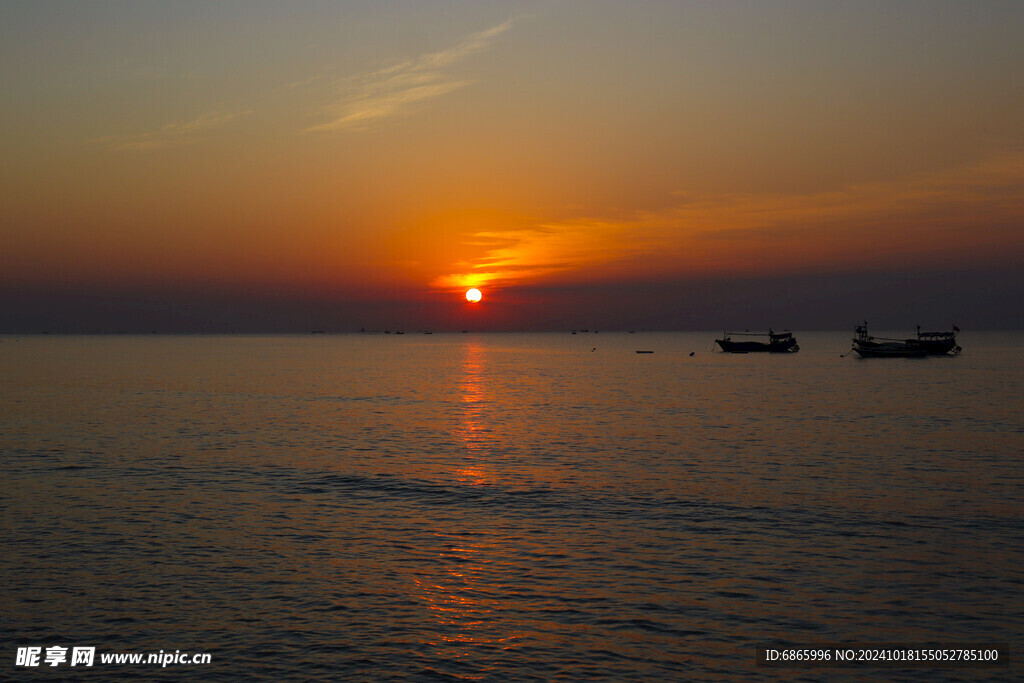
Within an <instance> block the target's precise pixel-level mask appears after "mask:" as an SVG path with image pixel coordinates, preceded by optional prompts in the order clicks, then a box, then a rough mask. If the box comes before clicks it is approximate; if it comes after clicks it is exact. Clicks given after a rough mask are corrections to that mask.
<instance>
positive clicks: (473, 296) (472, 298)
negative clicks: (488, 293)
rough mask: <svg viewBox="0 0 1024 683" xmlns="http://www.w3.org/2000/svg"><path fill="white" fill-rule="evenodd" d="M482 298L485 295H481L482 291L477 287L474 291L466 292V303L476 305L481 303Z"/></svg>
mask: <svg viewBox="0 0 1024 683" xmlns="http://www.w3.org/2000/svg"><path fill="white" fill-rule="evenodd" d="M482 298H483V295H482V294H481V293H480V290H479V289H477V288H476V287H474V288H473V289H469V290H466V301H469V302H471V303H474V304H475V303H476V302H477V301H480V299H482Z"/></svg>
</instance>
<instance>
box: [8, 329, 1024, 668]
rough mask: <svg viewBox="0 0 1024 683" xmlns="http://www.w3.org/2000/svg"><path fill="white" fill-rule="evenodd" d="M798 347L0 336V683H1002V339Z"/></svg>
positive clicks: (1006, 631) (1017, 417)
mask: <svg viewBox="0 0 1024 683" xmlns="http://www.w3.org/2000/svg"><path fill="white" fill-rule="evenodd" d="M795 334H796V336H797V338H798V340H799V343H800V347H801V350H800V352H799V353H795V354H770V355H769V354H745V355H733V354H725V353H720V352H715V351H714V350H713V340H714V339H715V337H716V336H717V335H716V334H715V333H713V332H706V333H694V332H691V333H654V332H637V333H635V334H630V333H626V332H621V333H612V332H599V333H593V332H587V333H582V332H581V333H578V334H570V333H569V332H568V331H566V332H564V333H534V334H504V333H488V334H473V333H469V334H440V333H438V334H413V333H411V332H410V333H407V334H404V335H396V334H339V335H332V334H310V335H293V336H247V335H225V336H211V335H196V336H188V335H177V336H176V335H145V336H131V335H117V336H59V335H37V336H4V337H0V427H2V430H0V461H2V464H0V467H2V473H0V474H2V476H0V494H2V498H0V518H2V525H0V577H2V587H3V590H2V595H0V657H2V658H3V660H4V661H3V662H2V663H0V678H8V679H19V680H21V679H24V680H43V679H56V678H59V679H63V680H95V681H98V680H129V679H138V680H181V679H183V678H202V679H204V680H211V681H222V680H223V681H237V680H256V681H258V680H272V681H280V680H289V681H290V680H304V681H335V680H359V681H362V680H365V681H460V680H468V681H499V680H501V681H506V680H515V681H519V680H522V681H549V680H579V681H584V680H585V681H591V680H608V681H663V680H745V681H750V680H754V681H757V680H833V679H837V678H841V679H842V678H849V679H850V680H879V679H882V680H1011V679H1013V678H1018V677H1019V676H1021V674H1022V671H1024V669H1021V668H1020V664H1019V663H1018V662H1019V661H1020V659H1019V658H1020V652H1021V650H1020V647H1021V644H1022V643H1024V334H1022V333H1010V332H1005V333H1004V332H969V331H965V332H963V333H961V334H960V338H959V342H960V344H961V346H962V347H963V349H964V350H963V353H962V354H960V355H959V356H956V357H929V358H924V359H919V358H883V359H860V358H857V357H856V356H855V355H853V354H849V350H850V341H851V339H850V338H851V334H850V333H849V332H848V331H847V332H796V333H795ZM641 351H643V352H649V353H638V352H641ZM816 644H838V645H841V646H843V647H848V648H850V649H858V648H862V647H865V646H866V644H874V645H875V646H880V645H881V646H884V645H889V644H893V645H895V644H931V645H932V646H934V647H936V648H967V647H974V646H982V645H986V646H987V645H988V644H1002V646H1003V647H1004V648H1007V647H1008V648H1009V649H1008V650H1007V649H1004V650H1000V652H1001V654H1000V656H1001V657H1002V660H1001V661H999V664H1000V666H998V667H995V668H981V667H977V666H973V665H972V666H971V667H963V666H959V667H958V666H953V667H950V666H946V665H943V666H939V665H937V664H935V663H932V664H929V665H928V666H926V667H924V668H911V667H909V666H907V667H902V668H893V662H892V661H884V660H877V659H876V660H875V661H874V662H873V663H865V662H863V661H862V662H861V663H860V664H859V665H858V666H857V667H853V668H836V667H833V666H825V663H823V662H821V661H817V662H813V666H805V665H806V664H807V662H804V664H805V665H801V666H796V665H795V664H794V665H791V666H788V667H785V666H784V667H775V666H770V665H768V664H765V663H764V662H761V661H760V660H759V659H758V655H757V653H758V651H759V648H764V649H767V648H777V649H778V651H780V652H781V651H783V650H784V649H785V648H793V649H794V650H799V649H800V648H804V649H806V648H809V647H812V646H814V645H816ZM1015 648H1016V649H1015ZM134 654H138V655H140V656H142V655H145V656H146V657H148V655H150V654H154V655H157V660H156V662H155V663H148V662H149V660H148V659H146V660H145V661H140V662H138V663H133V662H132V661H131V660H129V659H126V658H127V657H128V656H130V655H134ZM115 655H118V656H121V657H122V660H121V661H120V663H118V661H117V660H115V659H112V657H114V656H115ZM195 655H201V656H200V657H199V658H198V659H193V658H194V657H195ZM865 664H867V665H865ZM1018 680H1019V678H1018Z"/></svg>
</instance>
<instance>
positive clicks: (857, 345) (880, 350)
mask: <svg viewBox="0 0 1024 683" xmlns="http://www.w3.org/2000/svg"><path fill="white" fill-rule="evenodd" d="M959 331H960V328H959V327H957V326H956V325H954V326H953V330H952V331H951V332H922V331H921V326H920V325H918V326H917V338H916V339H893V338H891V337H873V336H871V335H870V334H868V324H867V322H865V323H863V324H861V325H857V327H856V328H854V334H855V335H856V336H855V337H854V338H853V350H854V351H856V352H857V354H858V355H859V356H860V357H861V358H922V357H924V356H947V355H952V356H955V355H956V354H958V353H960V352H961V351H963V349H962V348H960V346H959V345H958V344H957V343H956V333H957V332H959Z"/></svg>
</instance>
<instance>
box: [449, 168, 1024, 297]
mask: <svg viewBox="0 0 1024 683" xmlns="http://www.w3.org/2000/svg"><path fill="white" fill-rule="evenodd" d="M680 197H681V201H680V202H679V203H677V204H675V205H674V206H672V207H669V208H667V209H665V210H660V211H635V212H633V213H631V214H629V215H620V216H612V217H578V218H575V219H572V220H567V221H558V222H544V223H539V224H537V225H535V226H532V227H525V228H515V229H510V230H507V231H495V230H491V231H487V232H478V233H474V234H472V235H470V236H468V237H467V240H466V244H468V245H472V246H476V247H478V248H479V249H480V256H478V257H477V258H476V259H474V260H473V261H471V262H467V263H457V264H454V265H453V266H452V269H451V270H453V271H456V272H454V273H451V274H448V275H443V276H440V277H438V278H436V279H435V280H434V281H433V282H432V283H431V284H432V285H433V286H434V287H436V288H440V289H449V288H450V289H455V288H458V287H463V286H473V285H476V286H482V285H489V286H492V287H494V286H509V285H515V284H520V283H526V282H528V283H536V282H537V281H538V280H542V279H547V278H551V277H552V276H557V277H559V278H562V279H573V280H588V281H589V280H597V279H601V278H609V277H619V278H621V277H626V278H634V279H635V278H641V279H643V278H651V277H661V276H673V277H678V276H680V275H686V274H709V273H727V272H728V273H734V272H737V271H744V272H751V273H758V272H768V271H772V270H784V271H787V272H789V271H794V272H795V271H800V270H806V269H814V268H822V267H824V268H829V267H832V266H836V265H839V264H846V265H848V266H851V267H855V268H868V269H870V268H875V267H878V266H898V267H902V266H905V265H910V264H927V263H933V264H936V265H939V264H947V265H948V264H951V263H966V262H971V263H974V262H975V261H977V262H978V263H984V262H987V261H993V260H998V259H1007V258H1009V259H1017V260H1019V259H1020V258H1024V232H1022V231H1021V229H1020V226H1021V225H1024V155H1012V154H1007V155H999V156H994V157H991V158H989V159H986V160H983V161H980V162H979V163H976V164H973V165H970V166H965V167H960V168H954V169H948V170H946V171H943V172H937V173H931V174H924V175H919V176H913V177H907V178H903V179H899V180H895V181H892V182H886V183H881V182H879V183H867V184H862V185H852V186H848V187H844V188H839V189H837V190H836V191H833V192H822V193H805V194H777V193H761V194H728V193H722V194H713V195H704V196H700V195H689V194H687V195H680Z"/></svg>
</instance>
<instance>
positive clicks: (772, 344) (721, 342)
mask: <svg viewBox="0 0 1024 683" xmlns="http://www.w3.org/2000/svg"><path fill="white" fill-rule="evenodd" d="M734 336H736V337H749V339H739V340H736V339H733V337H734ZM715 343H716V344H718V346H720V347H721V348H722V351H725V352H726V353H796V352H797V351H799V350H800V346H799V345H798V344H797V343H796V337H794V336H793V333H792V332H789V331H785V332H775V331H773V330H772V329H771V328H770V327H769V328H768V331H767V332H723V333H722V338H721V339H716V340H715Z"/></svg>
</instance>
